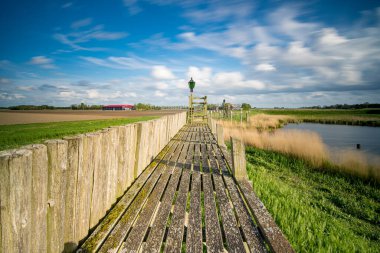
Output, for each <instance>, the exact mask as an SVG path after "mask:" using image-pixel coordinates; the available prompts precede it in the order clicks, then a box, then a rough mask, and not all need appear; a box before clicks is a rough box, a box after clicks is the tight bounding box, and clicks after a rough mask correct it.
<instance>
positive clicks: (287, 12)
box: [269, 5, 320, 41]
mask: <svg viewBox="0 0 380 253" xmlns="http://www.w3.org/2000/svg"><path fill="white" fill-rule="evenodd" d="M301 14H302V12H301V10H300V9H299V8H298V7H297V6H295V5H289V6H283V7H280V8H278V9H277V10H275V11H273V12H272V13H271V14H270V15H269V20H270V22H271V26H272V28H273V29H274V30H275V31H276V32H277V33H279V34H283V35H287V36H289V37H290V38H292V39H294V40H301V41H304V40H306V39H307V38H308V37H309V36H310V35H311V34H312V33H314V32H315V30H317V29H318V28H319V26H320V25H319V24H317V23H308V22H301V21H298V20H297V18H298V17H299V16H301Z"/></svg>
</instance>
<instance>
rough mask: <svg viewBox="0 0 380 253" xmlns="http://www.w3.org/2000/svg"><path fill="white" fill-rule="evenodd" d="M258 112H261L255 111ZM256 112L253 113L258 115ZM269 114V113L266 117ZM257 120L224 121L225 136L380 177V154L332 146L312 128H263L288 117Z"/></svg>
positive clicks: (323, 163) (375, 177)
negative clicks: (369, 153) (251, 121)
mask: <svg viewBox="0 0 380 253" xmlns="http://www.w3.org/2000/svg"><path fill="white" fill-rule="evenodd" d="M255 116H258V115H255ZM255 116H253V117H255ZM266 116H270V117H268V118H265V117H266ZM255 119H256V120H257V119H260V120H259V121H258V122H256V123H255V124H252V123H244V124H240V123H234V122H232V123H231V122H228V121H221V122H219V123H220V124H222V125H223V128H224V138H225V140H229V138H230V136H232V137H237V138H240V139H241V140H243V141H244V142H245V143H246V144H248V145H251V146H254V147H257V148H260V149H265V150H272V151H277V152H280V153H284V154H289V155H293V156H296V157H299V158H302V159H304V160H307V161H309V162H310V163H312V164H313V165H314V166H315V167H318V168H322V167H324V166H326V164H334V165H335V166H329V167H333V168H334V169H338V170H341V171H343V172H347V173H350V174H355V175H358V176H362V177H366V178H374V179H375V180H377V181H380V158H379V157H378V156H377V157H375V159H374V158H373V157H372V158H371V157H370V156H369V155H367V154H365V153H363V152H360V151H356V150H333V151H331V150H329V149H328V148H327V146H326V145H325V144H324V143H323V141H322V139H321V137H320V136H319V135H318V134H317V133H315V132H312V131H304V130H289V131H263V130H265V129H273V128H276V127H278V124H281V121H282V120H292V119H287V118H282V117H281V116H280V117H272V116H271V115H260V116H259V117H256V118H255Z"/></svg>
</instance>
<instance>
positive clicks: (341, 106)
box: [301, 102, 380, 109]
mask: <svg viewBox="0 0 380 253" xmlns="http://www.w3.org/2000/svg"><path fill="white" fill-rule="evenodd" d="M301 108H303V109H367V108H380V104H370V103H368V102H366V103H363V104H352V105H349V104H336V105H325V106H320V105H317V106H309V107H301Z"/></svg>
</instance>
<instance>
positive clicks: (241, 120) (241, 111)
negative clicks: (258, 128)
mask: <svg viewBox="0 0 380 253" xmlns="http://www.w3.org/2000/svg"><path fill="white" fill-rule="evenodd" d="M240 125H243V109H242V108H241V109H240Z"/></svg>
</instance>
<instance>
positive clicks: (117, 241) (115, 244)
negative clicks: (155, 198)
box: [99, 164, 164, 252]
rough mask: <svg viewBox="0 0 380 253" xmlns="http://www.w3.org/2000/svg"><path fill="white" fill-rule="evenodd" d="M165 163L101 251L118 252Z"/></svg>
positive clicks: (149, 181) (144, 187)
mask: <svg viewBox="0 0 380 253" xmlns="http://www.w3.org/2000/svg"><path fill="white" fill-rule="evenodd" d="M163 169H164V165H162V164H159V165H158V168H157V169H156V170H155V171H154V172H153V174H152V176H151V177H150V178H149V179H148V181H147V182H146V184H145V185H144V186H143V188H142V189H141V191H140V192H139V193H138V195H137V196H136V198H135V199H134V200H133V202H132V204H131V206H130V207H129V208H128V209H127V211H126V212H125V213H124V214H123V215H122V217H121V219H120V220H119V222H118V223H117V224H116V226H115V228H114V229H113V230H112V231H111V233H110V234H109V235H108V237H107V238H106V240H105V241H104V244H103V245H102V246H101V248H100V250H99V252H117V251H118V249H119V247H120V246H121V243H122V242H123V241H124V239H125V237H126V235H127V234H128V232H129V229H130V228H131V226H132V224H133V221H134V220H135V218H136V216H137V215H138V214H139V212H140V210H141V208H142V206H143V204H144V203H145V201H146V200H147V198H148V197H149V195H150V193H151V191H152V190H153V187H154V185H155V184H156V182H157V180H158V179H159V177H160V175H161V173H162V172H163Z"/></svg>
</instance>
